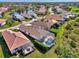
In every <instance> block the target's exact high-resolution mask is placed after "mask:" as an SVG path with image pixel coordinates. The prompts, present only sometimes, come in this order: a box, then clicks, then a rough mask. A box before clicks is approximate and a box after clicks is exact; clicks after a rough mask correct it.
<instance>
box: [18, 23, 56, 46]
mask: <svg viewBox="0 0 79 59" xmlns="http://www.w3.org/2000/svg"><path fill="white" fill-rule="evenodd" d="M19 30H20V31H22V32H23V33H25V34H26V35H29V36H30V37H32V38H34V39H36V40H38V41H39V42H41V43H43V44H44V45H46V46H47V47H51V46H52V45H53V44H54V39H55V35H54V34H53V33H51V32H49V31H46V30H44V29H40V28H36V27H35V26H33V25H32V24H22V25H21V26H20V27H19Z"/></svg>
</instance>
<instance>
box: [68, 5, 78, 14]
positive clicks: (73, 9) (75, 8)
mask: <svg viewBox="0 0 79 59" xmlns="http://www.w3.org/2000/svg"><path fill="white" fill-rule="evenodd" d="M68 8H71V10H70V12H74V13H79V8H78V7H77V6H68Z"/></svg>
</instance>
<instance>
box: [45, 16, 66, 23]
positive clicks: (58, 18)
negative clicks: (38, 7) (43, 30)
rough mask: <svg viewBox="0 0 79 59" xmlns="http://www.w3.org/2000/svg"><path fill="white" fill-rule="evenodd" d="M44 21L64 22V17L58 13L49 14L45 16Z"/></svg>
mask: <svg viewBox="0 0 79 59" xmlns="http://www.w3.org/2000/svg"><path fill="white" fill-rule="evenodd" d="M44 21H51V22H52V23H53V24H55V23H64V22H65V19H64V18H63V17H61V16H59V15H49V16H46V17H45V20H44Z"/></svg>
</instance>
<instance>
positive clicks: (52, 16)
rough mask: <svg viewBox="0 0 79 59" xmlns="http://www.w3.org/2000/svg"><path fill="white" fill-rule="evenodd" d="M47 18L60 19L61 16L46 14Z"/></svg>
mask: <svg viewBox="0 0 79 59" xmlns="http://www.w3.org/2000/svg"><path fill="white" fill-rule="evenodd" d="M46 19H49V20H60V19H61V17H60V16H57V15H50V16H46Z"/></svg>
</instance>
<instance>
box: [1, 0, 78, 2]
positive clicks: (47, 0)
mask: <svg viewBox="0 0 79 59" xmlns="http://www.w3.org/2000/svg"><path fill="white" fill-rule="evenodd" d="M0 2H79V0H0Z"/></svg>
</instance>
